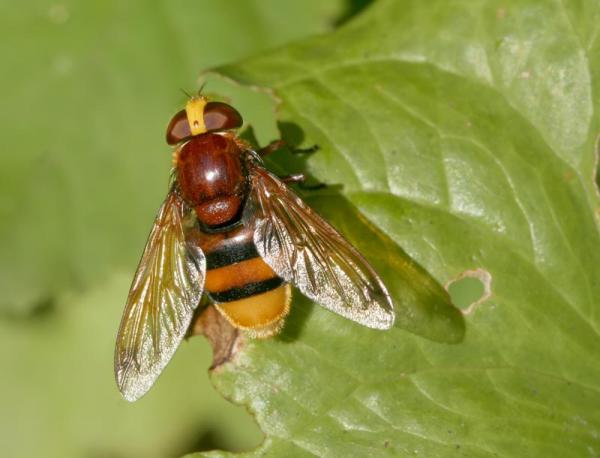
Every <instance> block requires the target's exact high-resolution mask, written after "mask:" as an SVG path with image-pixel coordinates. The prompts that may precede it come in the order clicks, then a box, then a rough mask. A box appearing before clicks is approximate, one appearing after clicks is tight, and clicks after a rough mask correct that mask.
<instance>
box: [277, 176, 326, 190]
mask: <svg viewBox="0 0 600 458" xmlns="http://www.w3.org/2000/svg"><path fill="white" fill-rule="evenodd" d="M279 179H280V180H281V181H283V182H284V183H285V184H289V183H298V186H299V188H300V189H304V190H305V191H314V190H316V189H323V188H325V187H326V186H327V185H326V184H324V183H318V184H314V185H307V184H305V183H304V182H305V181H306V176H305V175H304V174H303V173H294V174H292V175H286V176H284V177H280V178H279Z"/></svg>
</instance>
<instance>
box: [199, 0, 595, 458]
mask: <svg viewBox="0 0 600 458" xmlns="http://www.w3.org/2000/svg"><path fill="white" fill-rule="evenodd" d="M599 32H600V4H598V2H594V1H585V0H583V1H569V0H562V1H558V0H557V1H546V2H539V1H537V0H526V1H516V0H513V1H510V0H509V1H495V0H492V1H487V2H469V1H466V0H452V1H448V0H432V1H429V2H422V1H418V0H412V1H411V0H404V1H395V0H394V1H392V0H387V1H380V2H377V3H376V4H375V5H374V6H373V7H371V8H370V9H369V10H368V11H367V13H366V14H364V15H362V16H360V17H359V18H358V19H357V20H355V21H353V22H351V23H349V24H348V25H347V26H345V27H343V28H341V29H340V30H338V31H336V32H334V33H331V34H329V35H326V36H321V37H315V38H311V39H308V40H305V41H303V42H300V43H297V44H295V45H291V46H287V47H284V48H282V49H280V50H278V51H275V52H271V53H265V54H263V55H261V56H257V57H255V58H252V59H249V60H247V61H244V62H242V63H240V64H236V65H229V66H225V67H221V68H219V69H218V70H217V72H218V73H219V74H221V75H224V76H227V77H228V78H232V79H233V80H236V81H238V82H241V83H242V84H246V85H255V86H261V87H266V88H269V89H270V90H272V91H273V93H274V95H275V96H276V97H277V100H278V101H279V113H280V120H281V122H282V125H284V126H293V127H294V128H295V130H296V131H298V132H300V133H301V134H302V135H300V136H299V137H304V142H303V143H302V145H303V146H311V145H313V144H316V145H318V146H319V147H320V150H319V151H318V152H317V153H315V154H313V155H311V156H310V157H309V158H308V160H307V163H306V167H307V169H308V171H309V172H310V173H311V174H312V176H313V177H316V178H317V179H318V180H320V181H323V182H325V183H328V184H342V185H343V188H342V191H341V197H343V198H344V199H346V200H347V202H348V203H349V204H351V205H353V206H355V207H356V208H357V209H358V210H360V212H361V213H362V214H363V215H364V216H365V217H366V218H367V219H368V221H369V224H372V225H373V226H374V227H377V228H378V230H379V231H382V232H383V233H384V234H385V236H386V237H388V238H389V240H391V241H393V242H394V243H395V244H397V245H398V247H402V249H403V250H405V251H406V253H408V254H409V255H410V256H411V257H412V258H413V259H414V260H415V261H416V262H417V263H418V264H419V265H421V266H423V267H424V268H425V269H426V270H427V271H429V272H430V273H431V274H432V275H433V277H435V278H436V279H437V280H438V281H439V282H440V283H442V284H446V283H449V282H452V281H453V280H454V279H458V278H463V277H465V276H467V277H468V276H470V275H471V276H473V275H475V276H478V277H479V278H481V279H484V280H485V282H486V284H485V285H484V286H485V288H487V289H488V290H489V293H490V297H489V298H486V299H485V300H482V301H477V302H475V303H474V304H473V305H472V306H471V307H469V308H467V309H466V310H465V322H466V336H465V338H464V340H463V341H462V342H460V343H459V344H455V345H447V344H441V343H436V342H433V341H431V340H428V339H424V338H422V337H419V336H417V335H414V334H411V333H407V332H405V331H403V330H400V329H392V330H391V331H388V332H377V331H373V330H369V329H365V328H361V327H360V326H358V325H355V324H353V323H351V322H348V321H346V320H344V319H342V318H339V317H337V316H335V315H333V314H331V313H329V312H327V311H326V310H324V309H322V308H321V307H318V306H314V305H313V304H310V303H309V302H308V301H306V300H304V299H303V298H301V297H298V295H296V297H295V301H294V305H293V312H292V316H291V318H290V323H289V326H288V328H287V329H286V330H285V331H284V334H283V335H282V337H281V338H278V339H274V340H269V341H247V342H246V344H245V346H244V348H243V349H242V350H241V351H240V352H239V353H238V354H237V355H236V356H235V358H233V360H232V361H231V362H230V363H228V364H227V365H225V366H223V367H221V368H220V370H219V371H217V372H216V373H214V374H213V381H214V383H215V384H216V386H217V387H218V389H219V390H220V391H221V392H222V393H223V394H224V395H226V396H227V397H229V398H231V399H233V400H234V401H235V402H238V403H241V404H244V405H246V406H248V407H249V409H250V410H251V411H252V412H253V413H254V414H255V416H256V418H257V421H258V422H259V424H260V427H261V428H262V430H263V431H264V433H265V434H266V436H267V438H266V440H265V442H264V443H263V444H262V445H261V447H260V448H258V449H257V450H255V451H251V452H248V453H246V454H244V456H265V455H267V456H345V457H346V456H357V457H359V456H360V457H363V456H409V455H410V456H412V455H421V456H436V457H441V456H457V455H460V456H482V457H483V456H596V455H598V454H599V453H600V385H599V382H598V381H599V380H600V363H599V361H600V358H599V357H600V354H599V352H598V348H600V313H599V304H598V298H599V297H600V236H599V230H598V229H599V227H598V221H597V219H596V217H597V209H598V208H599V201H598V194H597V193H596V187H595V183H594V168H595V165H594V164H595V157H594V154H595V144H596V139H597V137H598V132H599V131H600V123H599V116H598V110H599V108H600V100H599V98H598V94H599V93H600V87H599V86H598V85H599V84H600V83H598V82H599V81H600V74H599V70H600V59H599V58H598V56H600V33H599ZM315 200H317V201H318V197H315ZM323 213H326V214H327V215H328V216H334V215H335V211H334V210H333V209H332V208H331V207H330V208H329V210H327V209H325V211H323ZM352 224H353V223H351V222H349V223H348V226H352ZM364 243H365V245H368V244H369V243H372V245H370V246H371V247H372V248H373V249H372V251H373V252H371V251H369V250H368V249H367V250H366V251H365V253H366V254H367V255H371V256H374V257H375V258H376V257H377V256H378V255H377V254H376V251H377V250H380V249H381V245H380V244H379V241H377V240H374V241H373V242H369V241H368V240H367V241H365V242H364ZM364 249H365V247H364V246H363V250H364ZM397 249H399V248H397ZM431 316H432V317H437V315H436V314H435V313H434V314H433V315H431ZM426 322H427V320H425V323H426ZM224 455H226V454H223V453H220V452H213V453H208V454H205V455H204V456H224Z"/></svg>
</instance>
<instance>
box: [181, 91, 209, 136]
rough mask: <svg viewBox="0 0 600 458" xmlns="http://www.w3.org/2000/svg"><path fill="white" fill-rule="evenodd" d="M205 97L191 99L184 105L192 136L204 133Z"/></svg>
mask: <svg viewBox="0 0 600 458" xmlns="http://www.w3.org/2000/svg"><path fill="white" fill-rule="evenodd" d="M207 102H208V100H206V98H205V97H202V96H200V97H192V98H191V99H190V100H189V101H188V103H187V104H186V105H185V113H186V115H187V120H188V123H189V124H190V130H191V132H192V135H200V134H203V133H205V132H206V125H205V124H204V107H205V106H206V103H207Z"/></svg>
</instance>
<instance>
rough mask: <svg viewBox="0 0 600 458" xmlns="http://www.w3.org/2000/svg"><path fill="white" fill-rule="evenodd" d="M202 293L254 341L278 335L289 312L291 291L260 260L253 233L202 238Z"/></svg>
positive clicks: (244, 231)
mask: <svg viewBox="0 0 600 458" xmlns="http://www.w3.org/2000/svg"><path fill="white" fill-rule="evenodd" d="M201 248H202V251H204V254H205V256H206V267H207V272H206V283H205V291H206V293H207V294H208V296H209V297H210V299H211V300H212V301H213V302H214V304H215V307H216V308H217V309H218V310H219V311H220V312H221V313H222V314H223V315H224V316H225V317H226V318H227V319H228V320H229V322H230V323H231V324H232V325H233V326H235V327H237V328H241V329H245V330H248V331H251V332H252V333H253V334H254V336H255V337H268V336H270V335H272V334H273V333H274V332H277V331H278V330H279V329H280V327H281V325H282V324H283V320H284V318H285V316H286V315H287V314H288V312H289V303H290V298H291V297H290V296H291V293H290V287H289V285H287V284H286V283H284V282H283V280H282V279H281V278H279V277H278V276H277V275H276V274H275V272H273V270H272V269H271V268H270V267H269V266H268V265H267V264H266V263H265V262H264V261H263V260H262V258H261V257H260V256H259V254H258V253H257V251H256V248H255V246H254V242H253V241H252V231H251V230H249V229H247V228H245V227H239V228H236V229H234V230H232V231H230V232H226V233H218V234H204V237H203V240H202V242H201Z"/></svg>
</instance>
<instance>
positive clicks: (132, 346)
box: [115, 191, 206, 401]
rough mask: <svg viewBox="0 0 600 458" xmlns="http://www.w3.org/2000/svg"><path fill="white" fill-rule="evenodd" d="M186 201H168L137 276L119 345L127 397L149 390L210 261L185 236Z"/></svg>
mask: <svg viewBox="0 0 600 458" xmlns="http://www.w3.org/2000/svg"><path fill="white" fill-rule="evenodd" d="M183 213H184V204H183V202H182V201H181V198H180V197H179V196H178V195H177V194H176V193H175V192H173V191H172V192H170V193H169V195H168V196H167V198H166V199H165V201H164V202H163V204H162V206H161V207H160V210H159V211H158V215H157V216H156V220H155V221H154V226H153V227H152V231H151V232H150V236H149V237H148V241H147V242H146V247H145V249H144V254H143V255H142V259H141V260H140V264H139V266H138V268H137V272H136V273H135V276H134V278H133V283H132V284H131V289H130V291H129V296H128V297H127V304H126V305H125V312H124V313H123V318H122V320H121V326H120V327H119V333H118V335H117V343H116V348H115V378H116V380H117V385H118V386H119V390H120V391H121V393H122V394H123V397H125V399H127V400H128V401H135V400H136V399H138V398H140V397H141V396H142V395H143V394H145V393H146V391H148V390H149V389H150V387H151V386H152V384H153V383H154V381H155V380H156V378H157V377H158V376H159V375H160V373H161V372H162V370H163V369H164V367H165V366H166V365H167V363H168V362H169V360H170V359H171V357H172V356H173V353H175V350H176V349H177V347H178V346H179V343H180V342H181V340H182V339H183V337H184V336H185V333H186V331H187V329H188V327H189V325H190V321H191V319H192V315H193V311H194V309H195V308H196V307H197V305H198V303H199V302H200V298H201V297H202V290H203V288H204V277H205V273H206V261H205V258H204V254H203V253H202V251H201V250H200V249H199V248H195V247H193V246H188V245H187V244H186V242H185V238H184V231H183V226H182V220H183V216H184V214H183Z"/></svg>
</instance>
